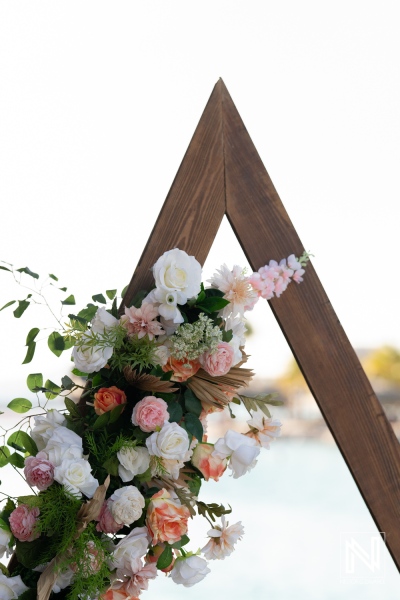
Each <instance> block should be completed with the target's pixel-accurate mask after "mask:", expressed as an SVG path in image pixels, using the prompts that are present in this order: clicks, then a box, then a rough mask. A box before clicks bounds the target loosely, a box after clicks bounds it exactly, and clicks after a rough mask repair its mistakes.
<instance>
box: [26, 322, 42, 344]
mask: <svg viewBox="0 0 400 600" xmlns="http://www.w3.org/2000/svg"><path fill="white" fill-rule="evenodd" d="M39 331H40V329H39V328H38V327H34V328H33V329H31V330H30V332H29V333H28V335H27V336H26V343H25V345H26V346H29V344H30V343H31V342H34V341H35V338H36V337H37V334H38V333H39Z"/></svg>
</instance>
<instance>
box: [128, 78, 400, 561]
mask: <svg viewBox="0 0 400 600" xmlns="http://www.w3.org/2000/svg"><path fill="white" fill-rule="evenodd" d="M224 214H226V216H227V218H228V220H229V222H230V223H231V225H232V227H233V230H234V232H235V234H236V236H237V238H238V240H239V242H240V244H241V246H242V248H243V251H244V253H245V255H246V257H247V259H248V261H249V263H250V265H251V267H252V268H253V269H254V270H257V269H259V268H260V267H261V266H263V265H264V264H266V263H267V262H268V261H269V259H270V258H277V257H283V256H288V255H289V254H291V253H295V254H296V255H297V256H299V255H301V254H302V252H303V246H302V244H301V242H300V239H299V237H298V235H297V233H296V231H295V228H294V227H293V225H292V223H291V221H290V219H289V217H288V215H287V213H286V211H285V208H284V206H283V204H282V202H281V200H280V198H279V196H278V194H277V192H276V190H275V188H274V186H273V184H272V181H271V179H270V177H269V175H268V173H267V171H266V169H265V167H264V165H263V163H262V161H261V159H260V157H259V155H258V153H257V150H256V149H255V147H254V145H253V142H252V141H251V139H250V136H249V134H248V133H247V131H246V128H245V126H244V124H243V122H242V120H241V117H240V115H239V113H238V111H237V109H236V107H235V105H234V103H233V101H232V99H231V97H230V95H229V92H228V90H227V89H226V87H225V84H224V83H223V81H222V80H219V81H218V83H217V84H216V85H215V87H214V90H213V92H212V94H211V96H210V99H209V101H208V103H207V106H206V108H205V110H204V112H203V115H202V117H201V119H200V122H199V124H198V126H197V129H196V131H195V133H194V135H193V138H192V140H191V142H190V145H189V148H188V150H187V152H186V154H185V157H184V159H183V161H182V163H181V166H180V168H179V170H178V173H177V175H176V177H175V180H174V182H173V184H172V186H171V189H170V191H169V194H168V196H167V198H166V200H165V203H164V205H163V207H162V210H161V212H160V215H159V217H158V219H157V222H156V224H155V226H154V228H153V231H152V233H151V235H150V238H149V240H148V242H147V245H146V247H145V249H144V251H143V254H142V256H141V258H140V260H139V263H138V265H137V267H136V270H135V273H134V275H133V277H132V280H131V282H130V284H129V286H128V289H127V292H126V294H125V297H124V299H123V303H122V305H124V304H125V305H127V306H129V305H130V302H131V300H132V298H133V296H134V294H135V293H136V292H137V291H139V290H141V289H149V288H150V287H151V285H152V273H151V267H152V266H153V264H154V263H155V262H156V260H157V259H158V257H159V256H161V254H163V253H164V252H165V251H166V250H169V249H171V248H176V247H177V248H180V249H181V250H185V251H186V252H187V253H188V254H191V255H194V256H195V257H196V258H197V260H199V262H201V263H202V264H203V263H204V261H205V259H206V257H207V254H208V252H209V250H210V248H211V245H212V242H213V240H214V238H215V236H216V234H217V231H218V228H219V226H220V223H221V220H222V218H223V216H224ZM122 305H121V306H122ZM270 306H271V308H272V311H273V313H274V315H275V317H276V319H277V321H278V323H279V325H280V327H281V329H282V332H283V334H284V336H285V338H286V340H287V342H288V344H289V346H290V348H291V350H292V352H293V354H294V356H295V358H296V360H297V362H298V364H299V366H300V369H301V371H302V373H303V375H304V377H305V379H306V381H307V383H308V386H309V388H310V390H311V392H312V394H313V396H314V398H315V400H316V402H317V404H318V406H319V408H320V410H321V412H322V414H323V416H324V418H325V421H326V423H327V425H328V427H329V429H330V431H331V432H332V434H333V436H334V438H335V440H336V443H337V445H338V447H339V449H340V451H341V453H342V455H343V458H344V460H345V461H346V463H347V465H348V467H349V469H350V471H351V473H352V475H353V477H354V479H355V481H356V483H357V486H358V488H359V490H360V492H361V494H362V496H363V498H364V500H365V503H366V504H367V506H368V508H369V510H370V512H371V515H372V517H373V518H374V520H375V523H376V525H377V527H378V530H379V531H381V532H385V533H386V542H387V546H388V548H389V551H390V552H391V554H392V557H393V559H394V561H395V563H396V565H397V567H398V568H400V445H399V443H398V441H397V439H396V437H395V435H394V432H393V429H392V427H391V425H390V424H389V422H388V420H387V418H386V416H385V414H384V412H383V410H382V406H381V405H380V403H379V401H378V400H377V398H376V396H375V394H374V392H373V390H372V388H371V385H370V383H369V381H368V379H367V377H366V375H365V373H364V371H363V369H362V367H361V365H360V362H359V360H358V358H357V356H356V354H355V352H354V350H353V348H352V347H351V344H350V342H349V341H348V339H347V337H346V334H345V332H344V330H343V328H342V326H341V325H340V322H339V320H338V318H337V316H336V315H335V313H334V311H333V308H332V306H331V304H330V302H329V298H328V297H327V295H326V293H325V291H324V289H323V287H322V285H321V283H320V281H319V279H318V277H317V275H316V273H315V271H314V269H313V267H312V265H311V264H309V266H307V274H306V278H305V281H304V283H303V284H302V286H301V287H298V286H289V288H288V290H287V291H286V292H285V294H284V295H283V296H282V297H281V298H280V299H279V300H277V301H276V300H271V301H270Z"/></svg>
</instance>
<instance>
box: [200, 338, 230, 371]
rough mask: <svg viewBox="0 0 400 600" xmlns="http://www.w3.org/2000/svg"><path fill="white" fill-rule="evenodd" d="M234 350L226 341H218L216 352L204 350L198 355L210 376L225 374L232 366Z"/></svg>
mask: <svg viewBox="0 0 400 600" xmlns="http://www.w3.org/2000/svg"><path fill="white" fill-rule="evenodd" d="M234 357H235V351H234V349H233V347H232V346H231V345H230V344H228V342H220V343H219V344H218V346H217V350H216V352H213V353H211V352H205V353H204V354H202V355H201V356H200V357H199V361H200V364H201V366H202V367H203V369H204V370H205V371H207V373H208V374H209V375H211V376H212V377H218V376H221V375H226V374H227V373H228V371H229V370H230V368H231V367H232V364H233V361H234Z"/></svg>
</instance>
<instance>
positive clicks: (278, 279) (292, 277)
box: [249, 254, 305, 300]
mask: <svg viewBox="0 0 400 600" xmlns="http://www.w3.org/2000/svg"><path fill="white" fill-rule="evenodd" d="M304 273H305V271H304V269H303V268H302V265H301V263H300V262H299V261H298V260H297V259H296V257H295V255H294V254H291V255H290V256H288V258H287V259H286V258H283V259H282V260H281V261H280V263H279V264H278V263H277V262H276V260H270V261H269V264H268V265H264V267H260V268H259V269H258V273H252V274H251V275H250V277H249V282H250V284H251V286H252V288H253V290H255V292H256V293H257V294H258V295H259V296H262V297H263V298H265V299H266V300H270V299H271V298H273V297H274V295H275V296H277V297H278V298H279V296H280V295H281V294H282V293H283V292H284V291H285V290H286V288H287V286H288V285H289V283H290V282H291V281H296V282H297V283H300V282H301V281H303V278H302V275H304Z"/></svg>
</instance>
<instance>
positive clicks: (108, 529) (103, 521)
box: [96, 498, 124, 533]
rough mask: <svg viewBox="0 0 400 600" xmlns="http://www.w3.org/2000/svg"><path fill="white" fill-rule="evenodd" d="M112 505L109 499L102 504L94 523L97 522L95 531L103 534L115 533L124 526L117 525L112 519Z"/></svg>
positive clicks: (121, 524)
mask: <svg viewBox="0 0 400 600" xmlns="http://www.w3.org/2000/svg"><path fill="white" fill-rule="evenodd" d="M112 503H113V500H111V499H110V498H109V499H108V500H106V501H105V502H104V503H103V506H102V507H101V510H100V514H99V516H98V518H97V519H96V521H98V523H97V525H96V529H97V531H102V532H103V533H117V531H119V530H120V529H121V528H122V527H123V526H124V525H123V523H117V521H116V520H115V519H114V517H113V514H112V512H111V506H112Z"/></svg>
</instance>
